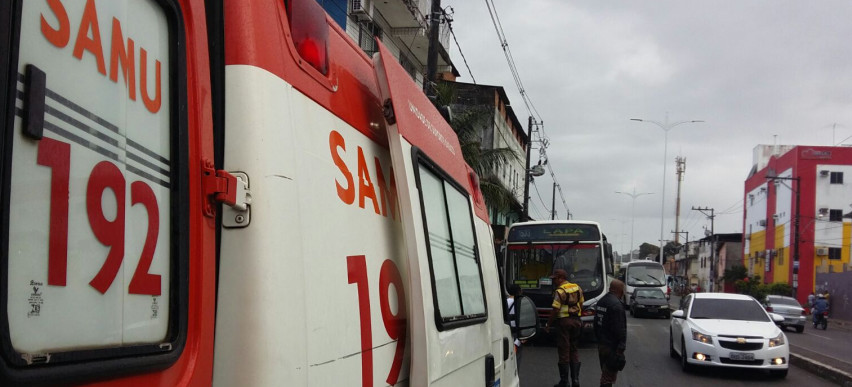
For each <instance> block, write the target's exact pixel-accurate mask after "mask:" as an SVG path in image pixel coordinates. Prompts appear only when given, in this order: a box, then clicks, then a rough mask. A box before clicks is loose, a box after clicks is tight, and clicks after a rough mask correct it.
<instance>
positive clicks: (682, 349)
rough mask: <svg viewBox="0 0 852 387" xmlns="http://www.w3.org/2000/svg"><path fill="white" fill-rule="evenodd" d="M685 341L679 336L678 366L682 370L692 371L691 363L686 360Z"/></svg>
mask: <svg viewBox="0 0 852 387" xmlns="http://www.w3.org/2000/svg"><path fill="white" fill-rule="evenodd" d="M686 356H687V355H686V341H684V339H683V338H682V337H681V339H680V368H681V369H682V370H683V372H689V371H692V365H691V364H689V362H688V361H687V360H686Z"/></svg>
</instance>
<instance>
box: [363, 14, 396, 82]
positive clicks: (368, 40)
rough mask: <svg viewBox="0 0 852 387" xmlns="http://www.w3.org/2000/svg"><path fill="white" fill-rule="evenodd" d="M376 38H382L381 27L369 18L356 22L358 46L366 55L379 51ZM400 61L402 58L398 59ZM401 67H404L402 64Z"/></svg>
mask: <svg viewBox="0 0 852 387" xmlns="http://www.w3.org/2000/svg"><path fill="white" fill-rule="evenodd" d="M376 38H379V40H381V39H382V29H381V28H380V27H379V26H377V25H376V24H375V23H373V22H371V21H369V20H364V21H361V22H358V46H359V47H361V49H362V50H364V52H365V53H367V55H373V54H375V53H377V52H378V51H379V46H378V44H377V43H376ZM401 62H402V60H401V59H400V63H401ZM403 67H405V65H404V64H403ZM406 70H407V69H406Z"/></svg>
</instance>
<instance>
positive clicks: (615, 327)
mask: <svg viewBox="0 0 852 387" xmlns="http://www.w3.org/2000/svg"><path fill="white" fill-rule="evenodd" d="M622 297H624V282H621V281H619V280H617V279H616V280H612V282H610V283H609V293H607V294H606V295H604V296H603V297H601V300H600V301H598V303H597V305H596V306H595V337H597V339H598V360H600V363H601V387H604V386H612V385H613V383H615V379H616V378H617V376H618V371H621V370H622V369H624V365H625V363H626V360H625V358H624V349H625V348H626V347H627V316H626V315H625V313H624V305H623V304H622V303H621V298H622Z"/></svg>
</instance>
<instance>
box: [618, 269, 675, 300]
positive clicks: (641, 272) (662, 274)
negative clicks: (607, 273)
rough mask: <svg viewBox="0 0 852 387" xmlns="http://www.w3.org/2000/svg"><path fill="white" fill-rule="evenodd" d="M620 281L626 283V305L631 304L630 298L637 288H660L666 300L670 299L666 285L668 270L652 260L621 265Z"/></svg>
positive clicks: (619, 271)
mask: <svg viewBox="0 0 852 387" xmlns="http://www.w3.org/2000/svg"><path fill="white" fill-rule="evenodd" d="M618 279H620V280H622V281H624V285H625V287H624V299H623V301H624V303H625V304H626V305H629V304H630V296H632V295H633V292H634V291H635V290H636V288H658V289H660V290H662V291H663V294H665V295H666V298H669V297H670V294H669V291H668V285H667V284H666V268H665V267H664V266H663V265H662V264H661V263H659V262H656V261H651V260H639V261H631V262H627V263H623V264H621V268H620V269H619V270H618Z"/></svg>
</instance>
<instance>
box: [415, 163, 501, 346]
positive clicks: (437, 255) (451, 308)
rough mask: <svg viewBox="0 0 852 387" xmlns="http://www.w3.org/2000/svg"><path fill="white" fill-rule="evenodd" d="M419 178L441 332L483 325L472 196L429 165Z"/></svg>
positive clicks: (422, 166) (483, 299)
mask: <svg viewBox="0 0 852 387" xmlns="http://www.w3.org/2000/svg"><path fill="white" fill-rule="evenodd" d="M419 178H420V194H421V201H422V203H423V212H424V218H425V224H426V225H425V227H426V231H427V235H428V246H429V253H430V265H431V269H432V273H431V274H432V283H433V287H434V299H435V302H436V308H435V310H436V321H437V323H438V326H439V329H441V330H443V329H449V328H454V327H457V326H463V325H470V324H474V323H477V322H480V321H482V320H484V318H485V312H486V310H485V298H484V292H483V284H482V275H481V271H480V266H479V257H478V255H477V247H476V240H475V238H474V233H473V220H472V215H471V208H470V202H469V200H468V196H467V195H466V194H465V193H464V192H463V191H461V190H460V189H458V188H457V187H455V186H453V185H452V184H450V183H449V182H448V181H447V180H444V179H442V178H441V177H440V176H439V175H438V174H437V173H436V172H435V171H433V170H432V169H430V168H429V167H428V166H427V165H426V164H424V163H421V164H420V168H419Z"/></svg>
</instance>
